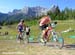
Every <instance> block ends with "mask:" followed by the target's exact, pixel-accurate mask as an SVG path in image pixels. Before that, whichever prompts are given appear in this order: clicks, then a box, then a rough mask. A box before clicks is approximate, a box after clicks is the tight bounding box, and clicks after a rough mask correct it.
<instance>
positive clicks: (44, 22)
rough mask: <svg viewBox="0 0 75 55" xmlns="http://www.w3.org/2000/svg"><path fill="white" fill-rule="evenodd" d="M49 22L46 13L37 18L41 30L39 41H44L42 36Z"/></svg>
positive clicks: (49, 19)
mask: <svg viewBox="0 0 75 55" xmlns="http://www.w3.org/2000/svg"><path fill="white" fill-rule="evenodd" d="M50 23H51V18H50V17H49V16H48V15H45V16H44V17H42V18H41V19H40V20H39V26H40V29H41V30H42V35H41V38H42V39H41V42H44V39H43V38H44V36H45V34H46V32H45V31H46V30H47V29H46V28H47V27H48V24H50Z"/></svg>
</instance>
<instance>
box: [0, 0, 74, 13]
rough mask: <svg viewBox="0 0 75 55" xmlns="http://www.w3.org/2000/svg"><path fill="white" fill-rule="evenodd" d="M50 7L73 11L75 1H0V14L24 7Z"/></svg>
mask: <svg viewBox="0 0 75 55" xmlns="http://www.w3.org/2000/svg"><path fill="white" fill-rule="evenodd" d="M52 5H58V6H59V8H60V9H61V10H63V9H64V8H65V7H68V8H72V9H75V0H0V12H3V13H7V12H9V11H12V10H13V9H22V8H23V7H24V6H29V7H34V6H41V7H45V8H50V7H51V6H52Z"/></svg>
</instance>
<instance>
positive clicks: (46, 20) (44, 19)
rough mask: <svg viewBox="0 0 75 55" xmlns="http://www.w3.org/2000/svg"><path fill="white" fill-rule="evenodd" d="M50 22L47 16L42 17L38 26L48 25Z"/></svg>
mask: <svg viewBox="0 0 75 55" xmlns="http://www.w3.org/2000/svg"><path fill="white" fill-rule="evenodd" d="M50 22H51V19H50V17H49V16H45V17H42V18H41V20H40V26H42V25H44V24H48V23H50Z"/></svg>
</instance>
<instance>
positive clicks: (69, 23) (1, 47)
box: [0, 20, 75, 55]
mask: <svg viewBox="0 0 75 55" xmlns="http://www.w3.org/2000/svg"><path fill="white" fill-rule="evenodd" d="M74 21H75V20H66V21H57V22H58V24H57V26H56V28H55V30H56V31H57V32H61V31H64V30H67V29H68V28H72V29H74V30H75V22H74ZM26 25H29V26H30V28H31V36H34V39H35V40H36V38H37V37H38V34H39V33H40V30H39V27H38V23H37V21H31V22H26ZM6 31H8V32H9V35H6V36H4V35H0V55H75V53H74V52H75V49H74V50H70V49H65V48H63V49H58V48H51V47H48V46H41V45H37V44H18V43H16V41H15V40H16V35H17V30H16V24H15V25H10V26H3V27H2V29H0V32H2V34H3V33H4V32H6ZM72 35H73V36H75V32H72V31H71V32H67V33H62V37H63V38H64V41H65V44H75V38H69V36H72ZM74 48H75V47H74ZM4 52H20V53H19V54H18V53H15V54H4Z"/></svg>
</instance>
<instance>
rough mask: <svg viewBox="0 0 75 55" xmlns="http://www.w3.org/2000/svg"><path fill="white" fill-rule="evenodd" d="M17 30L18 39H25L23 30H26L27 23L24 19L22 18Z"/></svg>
mask: <svg viewBox="0 0 75 55" xmlns="http://www.w3.org/2000/svg"><path fill="white" fill-rule="evenodd" d="M17 30H18V40H20V41H21V40H23V32H24V31H25V24H24V20H23V19H21V20H20V22H19V24H18V26H17Z"/></svg>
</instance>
